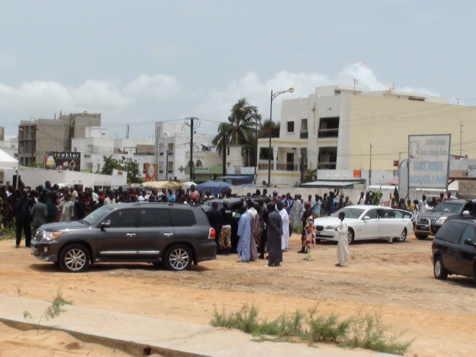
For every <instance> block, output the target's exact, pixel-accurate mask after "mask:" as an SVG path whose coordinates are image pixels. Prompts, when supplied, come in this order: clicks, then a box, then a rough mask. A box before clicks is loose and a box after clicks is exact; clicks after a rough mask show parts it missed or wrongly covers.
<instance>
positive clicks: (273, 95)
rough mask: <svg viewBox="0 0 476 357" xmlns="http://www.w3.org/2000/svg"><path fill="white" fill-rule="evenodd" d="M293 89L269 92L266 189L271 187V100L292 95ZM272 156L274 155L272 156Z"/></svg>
mask: <svg viewBox="0 0 476 357" xmlns="http://www.w3.org/2000/svg"><path fill="white" fill-rule="evenodd" d="M293 92H294V88H289V89H288V90H282V91H279V92H276V93H274V92H273V91H271V101H270V103H269V124H270V125H269V148H268V187H269V186H271V134H272V127H271V124H272V122H273V100H274V99H275V98H276V97H277V96H278V95H281V94H283V93H293ZM273 156H274V155H273Z"/></svg>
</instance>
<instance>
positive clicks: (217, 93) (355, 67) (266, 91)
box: [183, 62, 436, 132]
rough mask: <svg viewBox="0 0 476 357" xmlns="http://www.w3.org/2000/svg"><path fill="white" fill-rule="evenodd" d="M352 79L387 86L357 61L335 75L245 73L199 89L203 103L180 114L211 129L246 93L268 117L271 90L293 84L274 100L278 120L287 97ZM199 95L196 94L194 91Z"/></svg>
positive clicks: (380, 87)
mask: <svg viewBox="0 0 476 357" xmlns="http://www.w3.org/2000/svg"><path fill="white" fill-rule="evenodd" d="M354 79H356V80H357V82H358V83H357V87H358V88H360V89H363V90H365V91H377V90H385V89H388V86H387V85H386V84H384V83H383V82H382V81H380V80H379V79H378V78H377V77H376V76H375V74H374V73H373V71H372V69H370V68H369V67H366V66H365V65H363V64H362V63H359V62H356V63H351V64H349V65H347V66H345V67H344V68H343V69H342V70H341V71H340V72H339V73H338V74H337V75H336V76H334V77H330V76H328V75H325V74H322V73H317V72H315V73H289V72H286V71H281V72H279V73H277V74H276V75H275V76H274V77H273V78H270V79H268V80H267V81H261V80H260V79H259V78H258V76H257V74H256V73H254V72H248V73H246V74H245V75H244V76H243V77H242V78H241V79H239V80H236V81H233V82H230V83H229V84H228V85H227V86H226V87H225V88H224V89H222V90H220V89H215V88H213V89H210V90H208V91H207V92H200V96H202V100H201V101H202V103H200V104H198V105H195V106H192V107H190V108H189V109H187V110H185V111H184V112H183V116H184V117H186V116H195V117H198V118H203V119H205V120H204V121H203V123H202V124H203V125H202V129H201V131H202V132H203V131H204V130H210V129H212V128H215V127H216V124H215V123H219V122H222V121H226V120H227V117H228V115H229V114H230V109H231V107H232V106H233V104H235V103H236V102H237V101H238V99H240V98H242V97H245V98H246V99H247V100H248V102H249V103H250V104H251V105H255V106H257V107H258V109H259V112H260V114H261V115H262V118H263V119H268V118H269V109H270V96H271V90H273V91H274V92H277V91H281V90H286V89H288V88H291V87H292V88H294V90H295V91H294V93H286V94H283V95H280V96H279V97H276V98H275V100H274V101H273V120H274V121H278V120H280V110H279V108H280V106H281V101H282V100H283V99H286V98H299V97H307V96H309V94H311V93H314V92H315V88H316V87H321V86H331V85H343V86H350V87H351V86H353V85H354ZM395 90H398V91H402V92H409V93H419V94H428V95H436V94H434V93H432V92H431V91H429V90H425V89H422V88H411V87H396V88H395ZM197 96H198V95H197Z"/></svg>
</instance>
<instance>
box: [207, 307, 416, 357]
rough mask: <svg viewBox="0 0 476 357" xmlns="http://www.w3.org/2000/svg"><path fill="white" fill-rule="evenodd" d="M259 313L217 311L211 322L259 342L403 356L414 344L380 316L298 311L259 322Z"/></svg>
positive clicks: (253, 309) (250, 309) (246, 309)
mask: <svg viewBox="0 0 476 357" xmlns="http://www.w3.org/2000/svg"><path fill="white" fill-rule="evenodd" d="M258 315H259V311H258V308H256V307H255V306H254V305H251V306H249V305H247V304H246V305H243V307H242V308H241V309H240V310H239V311H237V312H235V313H232V314H227V313H226V312H225V309H224V308H223V310H222V313H219V312H218V311H217V310H216V309H215V311H214V313H213V318H212V320H211V321H210V324H211V325H212V326H216V327H226V328H235V329H238V330H241V331H243V332H246V333H250V334H253V335H255V336H259V337H260V340H270V336H274V337H275V338H274V340H286V341H289V340H296V339H297V340H298V341H299V340H300V341H308V342H310V343H316V342H333V343H338V344H340V345H344V346H348V347H353V348H354V347H361V348H366V349H370V350H375V351H380V352H386V353H393V354H403V353H405V352H406V351H407V350H408V348H409V347H410V345H411V344H412V343H413V340H412V341H403V342H402V341H400V340H399V337H400V336H398V335H395V334H391V333H389V332H388V327H387V326H385V325H383V324H382V323H381V317H380V315H378V314H377V313H374V314H366V315H363V314H362V313H361V312H359V313H358V314H356V315H355V316H353V317H351V318H347V319H343V318H340V317H339V316H338V315H337V314H336V313H330V314H317V310H316V308H314V309H311V310H309V311H308V315H306V314H304V313H302V312H300V311H296V312H294V314H292V315H291V316H288V315H286V314H282V315H281V316H280V317H278V318H277V319H276V320H272V321H268V320H266V319H265V320H263V321H259V320H258Z"/></svg>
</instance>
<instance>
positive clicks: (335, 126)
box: [318, 117, 339, 138]
mask: <svg viewBox="0 0 476 357" xmlns="http://www.w3.org/2000/svg"><path fill="white" fill-rule="evenodd" d="M318 137H319V138H337V137H339V117H333V118H321V119H319V132H318Z"/></svg>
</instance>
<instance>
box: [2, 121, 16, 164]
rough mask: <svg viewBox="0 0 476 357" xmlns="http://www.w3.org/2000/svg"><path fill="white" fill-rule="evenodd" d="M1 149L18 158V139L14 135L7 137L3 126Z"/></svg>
mask: <svg viewBox="0 0 476 357" xmlns="http://www.w3.org/2000/svg"><path fill="white" fill-rule="evenodd" d="M0 149H1V150H3V151H4V152H6V153H7V154H8V155H10V156H12V157H15V158H16V157H17V156H18V139H17V137H16V136H13V135H5V128H4V127H3V126H0Z"/></svg>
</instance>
